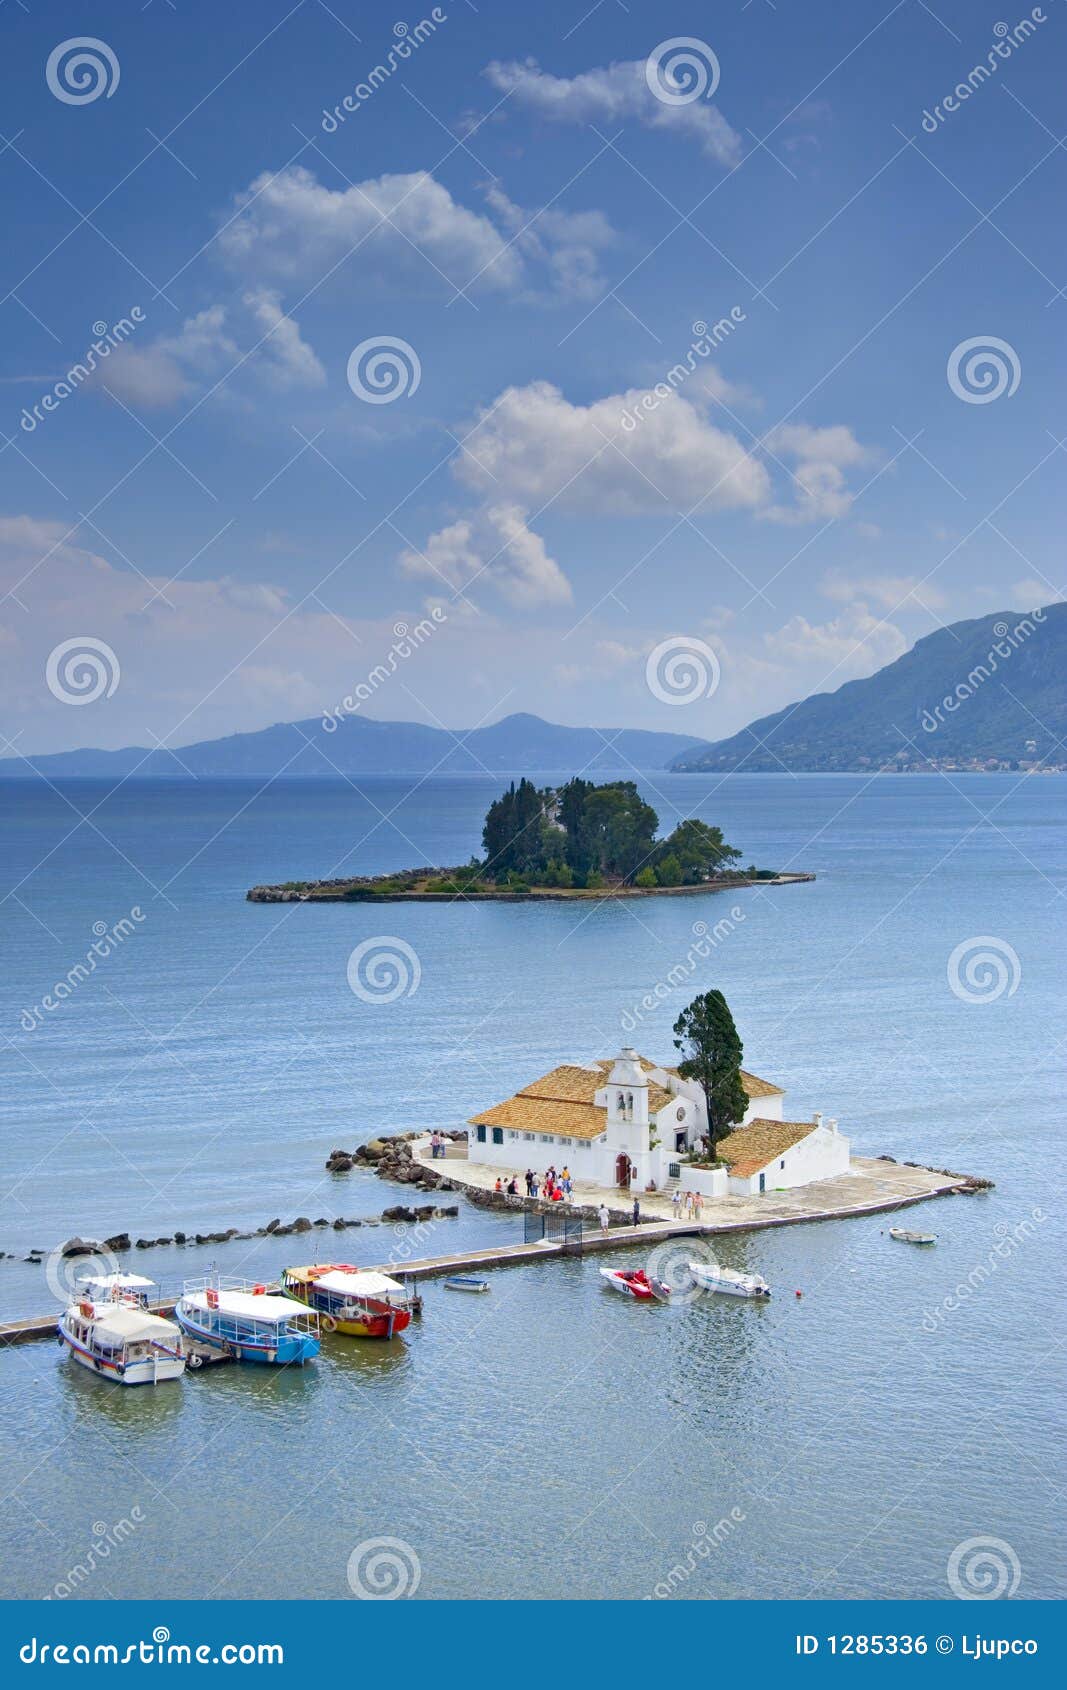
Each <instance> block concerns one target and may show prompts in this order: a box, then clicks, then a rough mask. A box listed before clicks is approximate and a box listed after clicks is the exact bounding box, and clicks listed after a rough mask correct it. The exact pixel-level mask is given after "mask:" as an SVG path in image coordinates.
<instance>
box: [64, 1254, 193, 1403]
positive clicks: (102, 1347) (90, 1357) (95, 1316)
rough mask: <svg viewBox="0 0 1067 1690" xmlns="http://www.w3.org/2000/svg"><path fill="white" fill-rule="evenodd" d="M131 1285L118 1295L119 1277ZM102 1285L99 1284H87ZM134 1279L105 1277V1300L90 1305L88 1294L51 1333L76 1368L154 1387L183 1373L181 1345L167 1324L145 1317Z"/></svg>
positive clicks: (140, 1287) (140, 1285)
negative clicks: (79, 1365)
mask: <svg viewBox="0 0 1067 1690" xmlns="http://www.w3.org/2000/svg"><path fill="white" fill-rule="evenodd" d="M124 1277H126V1278H128V1279H130V1280H131V1281H133V1282H134V1283H132V1284H131V1285H130V1286H129V1287H128V1288H126V1290H127V1294H124V1288H123V1284H122V1281H123V1278H124ZM90 1283H91V1284H95V1285H98V1286H103V1285H104V1282H103V1281H88V1282H87V1284H90ZM151 1284H152V1281H151V1280H150V1279H149V1280H141V1279H140V1278H139V1276H138V1275H136V1274H130V1275H126V1276H123V1275H121V1274H110V1275H108V1276H107V1284H106V1287H105V1289H106V1295H105V1296H103V1297H101V1298H100V1299H99V1300H98V1301H94V1299H93V1298H91V1297H90V1296H89V1295H88V1291H86V1293H85V1294H84V1295H83V1296H82V1297H81V1298H80V1299H79V1300H78V1302H76V1303H71V1305H70V1307H69V1308H68V1309H66V1310H65V1312H64V1313H63V1314H62V1315H61V1317H60V1320H59V1324H58V1326H57V1328H56V1335H57V1338H58V1341H59V1342H60V1343H61V1344H64V1345H65V1346H66V1348H67V1349H68V1350H69V1351H70V1353H71V1355H72V1356H73V1357H74V1360H75V1361H76V1362H79V1363H80V1364H81V1366H82V1367H87V1368H88V1369H89V1371H90V1372H91V1373H97V1374H99V1375H100V1377H101V1378H102V1379H111V1380H114V1381H115V1382H116V1383H118V1384H120V1385H159V1384H162V1383H163V1381H164V1380H166V1379H180V1378H181V1376H182V1374H183V1373H184V1372H185V1345H184V1342H183V1339H182V1334H181V1330H180V1328H179V1327H177V1326H176V1325H175V1324H174V1322H173V1321H172V1320H164V1319H163V1317H162V1316H161V1315H158V1314H150V1313H149V1312H148V1309H147V1307H146V1303H147V1294H146V1287H148V1286H150V1285H151Z"/></svg>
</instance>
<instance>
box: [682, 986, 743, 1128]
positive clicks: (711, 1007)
mask: <svg viewBox="0 0 1067 1690" xmlns="http://www.w3.org/2000/svg"><path fill="white" fill-rule="evenodd" d="M674 1043H675V1048H676V1049H677V1050H679V1051H681V1053H682V1060H681V1062H679V1064H678V1072H679V1074H680V1075H681V1076H682V1078H683V1079H684V1080H695V1081H696V1082H697V1084H698V1085H699V1086H700V1087H701V1089H702V1091H703V1093H704V1101H705V1103H706V1104H707V1110H708V1148H709V1151H710V1154H711V1156H712V1158H713V1159H714V1156H715V1148H716V1145H717V1144H718V1142H719V1140H720V1139H721V1138H725V1137H727V1135H728V1134H729V1133H730V1132H731V1131H732V1129H733V1128H734V1127H735V1126H736V1125H737V1123H738V1122H739V1121H741V1120H742V1119H743V1118H744V1113H745V1109H746V1108H747V1106H748V1099H747V1097H746V1095H745V1088H744V1086H743V1085H742V1083H741V1056H742V1047H741V1040H740V1038H739V1037H738V1033H737V1028H736V1027H735V1026H734V1018H733V1016H732V1015H731V1014H730V1006H729V1004H728V1003H727V1002H726V999H725V998H724V997H723V995H722V993H721V992H702V993H701V995H700V996H699V997H696V998H694V999H693V1001H692V1003H691V1004H690V1005H689V1006H688V1008H686V1009H683V1010H682V1013H681V1015H679V1017H678V1019H677V1021H676V1022H675V1023H674Z"/></svg>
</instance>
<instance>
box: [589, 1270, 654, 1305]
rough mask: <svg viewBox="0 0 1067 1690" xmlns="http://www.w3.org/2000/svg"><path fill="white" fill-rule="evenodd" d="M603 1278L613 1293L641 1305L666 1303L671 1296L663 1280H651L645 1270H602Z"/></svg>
mask: <svg viewBox="0 0 1067 1690" xmlns="http://www.w3.org/2000/svg"><path fill="white" fill-rule="evenodd" d="M600 1274H601V1278H602V1279H603V1280H604V1281H605V1282H606V1283H607V1284H608V1285H610V1286H611V1289H612V1290H613V1291H621V1292H622V1294H623V1296H624V1297H633V1298H634V1299H635V1301H636V1302H639V1303H653V1302H655V1303H665V1302H666V1301H667V1298H668V1297H669V1296H670V1294H671V1288H670V1286H669V1285H665V1284H664V1283H663V1281H662V1279H650V1278H649V1277H648V1274H647V1273H646V1272H645V1270H644V1268H601V1270H600Z"/></svg>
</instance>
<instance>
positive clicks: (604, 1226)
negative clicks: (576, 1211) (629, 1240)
mask: <svg viewBox="0 0 1067 1690" xmlns="http://www.w3.org/2000/svg"><path fill="white" fill-rule="evenodd" d="M596 1218H597V1220H598V1221H599V1222H600V1230H601V1232H605V1233H606V1232H607V1230H608V1223H609V1222H610V1220H611V1213H610V1211H609V1209H608V1206H607V1204H606V1203H601V1205H600V1207H599V1209H598V1210H597V1212H596Z"/></svg>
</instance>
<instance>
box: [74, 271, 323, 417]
mask: <svg viewBox="0 0 1067 1690" xmlns="http://www.w3.org/2000/svg"><path fill="white" fill-rule="evenodd" d="M241 307H243V309H244V312H245V313H246V315H245V316H244V317H243V318H241V312H240V310H238V312H237V315H238V318H239V321H237V322H236V323H235V322H234V320H233V311H232V309H231V310H228V309H227V307H225V306H223V305H211V306H208V308H207V309H206V310H204V311H199V312H198V313H197V314H196V316H194V317H189V318H188V319H187V320H186V321H185V322H184V323H183V324H182V327H181V329H180V331H179V332H178V333H177V334H175V335H163V336H161V337H160V338H159V339H158V340H154V341H152V342H150V343H149V344H148V345H147V346H137V345H134V344H133V342H131V341H126V342H125V344H124V345H122V346H121V347H119V348H118V349H117V350H116V351H115V352H113V353H112V354H111V356H110V357H109V358H108V361H107V363H106V364H101V365H100V366H99V367H98V369H97V371H96V374H95V377H94V378H93V379H94V384H95V385H97V386H101V387H107V388H108V389H109V390H110V392H112V393H113V394H114V395H115V397H116V398H118V399H121V400H122V401H123V402H124V403H125V404H127V405H131V406H133V407H134V409H136V410H156V409H163V408H165V407H166V406H168V405H174V404H176V403H177V402H178V400H179V399H184V398H185V397H186V396H187V395H189V394H193V393H196V392H198V391H200V390H202V388H203V387H204V386H205V384H209V383H211V382H213V381H215V380H217V378H218V377H219V376H222V375H229V374H230V372H231V371H232V372H233V374H234V375H238V374H239V373H240V374H243V373H244V372H245V371H247V372H248V373H249V374H251V375H254V376H261V377H262V378H263V379H265V380H266V381H267V382H268V383H269V384H270V385H271V386H272V387H280V388H294V387H322V386H324V385H325V382H326V372H325V370H324V369H323V367H322V365H321V363H320V362H319V360H318V358H317V357H316V355H315V353H314V351H313V350H312V348H311V347H310V346H309V345H308V344H307V342H306V341H305V340H304V339H303V337H302V336H301V333H300V329H299V327H298V326H297V324H296V322H295V321H294V320H293V318H292V317H288V316H286V314H285V313H284V311H283V310H282V307H281V301H280V299H279V296H278V294H277V293H275V292H274V291H273V290H272V289H270V288H265V287H263V288H254V289H251V290H249V291H248V292H247V293H245V294H244V296H243V298H242V300H241ZM235 335H238V336H239V337H240V343H241V344H239V341H238V339H235V338H234V336H235Z"/></svg>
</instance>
